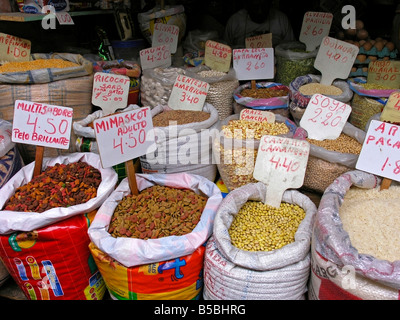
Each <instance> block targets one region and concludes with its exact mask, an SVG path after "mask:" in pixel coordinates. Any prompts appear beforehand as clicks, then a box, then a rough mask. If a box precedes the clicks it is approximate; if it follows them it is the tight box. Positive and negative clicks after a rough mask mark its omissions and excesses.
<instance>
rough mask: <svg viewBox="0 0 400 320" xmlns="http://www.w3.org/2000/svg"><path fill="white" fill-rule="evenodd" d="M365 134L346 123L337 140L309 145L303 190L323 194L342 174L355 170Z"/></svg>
mask: <svg viewBox="0 0 400 320" xmlns="http://www.w3.org/2000/svg"><path fill="white" fill-rule="evenodd" d="M365 136H366V132H365V131H363V130H361V129H359V128H357V127H355V126H353V125H352V124H351V123H349V122H346V124H345V125H344V127H343V130H342V133H341V134H340V136H339V137H338V138H337V139H333V140H330V139H326V140H321V141H320V140H314V139H307V140H308V142H310V155H309V157H308V162H307V167H306V173H305V175H304V182H303V187H304V188H307V189H310V190H313V191H316V192H319V193H323V192H324V191H325V189H326V188H327V187H328V186H329V185H330V184H331V183H332V182H333V181H334V180H335V179H336V178H337V177H339V176H340V175H341V174H343V173H345V172H347V171H350V170H353V169H354V168H355V167H356V163H357V160H358V156H359V154H360V152H361V147H362V144H363V143H364V139H365Z"/></svg>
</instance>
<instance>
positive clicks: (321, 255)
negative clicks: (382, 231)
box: [309, 170, 400, 300]
mask: <svg viewBox="0 0 400 320" xmlns="http://www.w3.org/2000/svg"><path fill="white" fill-rule="evenodd" d="M380 183H381V178H379V177H377V176H375V175H373V174H370V173H367V172H363V171H359V170H352V171H349V172H347V173H345V174H343V175H341V176H340V177H338V178H337V179H336V180H335V181H334V182H333V183H332V184H331V185H330V186H329V187H328V188H327V189H326V190H325V192H324V194H323V196H322V198H321V201H320V204H319V208H318V212H317V214H316V218H315V224H314V228H313V237H312V244H313V246H312V250H311V252H312V272H311V276H310V285H309V299H310V300H314V299H315V300H319V299H320V300H325V299H329V300H339V299H340V300H343V299H346V300H347V299H349V300H360V299H365V300H371V299H372V300H378V299H383V300H388V299H396V300H398V299H399V290H400V261H394V262H390V261H387V260H381V259H377V258H375V257H373V256H371V255H368V254H361V253H359V252H358V250H357V249H356V248H354V247H353V246H352V244H351V241H350V238H349V235H348V233H347V232H346V231H345V230H344V229H343V225H342V222H341V220H340V216H339V208H340V206H341V205H342V203H343V198H344V196H345V194H346V192H347V191H348V190H349V189H350V188H351V187H352V186H355V187H359V188H364V189H372V188H376V187H377V186H379V185H380Z"/></svg>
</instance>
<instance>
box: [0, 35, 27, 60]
mask: <svg viewBox="0 0 400 320" xmlns="http://www.w3.org/2000/svg"><path fill="white" fill-rule="evenodd" d="M30 55H31V42H30V41H29V40H25V39H21V38H18V37H14V36H11V35H9V34H5V33H0V61H29V59H30Z"/></svg>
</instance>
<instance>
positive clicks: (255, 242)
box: [228, 201, 305, 251]
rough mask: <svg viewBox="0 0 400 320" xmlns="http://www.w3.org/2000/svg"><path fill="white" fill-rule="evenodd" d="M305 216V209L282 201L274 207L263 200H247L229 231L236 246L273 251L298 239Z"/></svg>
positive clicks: (249, 249)
mask: <svg viewBox="0 0 400 320" xmlns="http://www.w3.org/2000/svg"><path fill="white" fill-rule="evenodd" d="M304 217H305V211H304V209H303V208H301V207H299V206H298V205H295V204H290V203H286V202H282V203H281V205H280V207H279V208H274V207H272V206H270V205H267V204H264V203H262V202H260V201H247V202H246V203H245V204H244V205H243V206H242V208H240V210H239V212H238V213H237V215H236V217H235V218H234V220H233V222H232V224H231V226H230V228H229V230H228V232H229V235H230V237H231V242H232V245H234V246H235V247H237V248H239V249H242V250H247V251H271V250H275V249H279V248H282V247H283V246H285V245H287V244H289V243H292V242H294V235H295V233H296V231H297V229H298V227H299V225H300V223H301V221H302V220H303V219H304Z"/></svg>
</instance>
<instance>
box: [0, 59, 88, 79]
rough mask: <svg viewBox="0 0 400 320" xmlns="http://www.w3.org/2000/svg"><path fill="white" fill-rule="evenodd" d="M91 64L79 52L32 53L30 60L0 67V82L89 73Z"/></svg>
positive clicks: (56, 77)
mask: <svg viewBox="0 0 400 320" xmlns="http://www.w3.org/2000/svg"><path fill="white" fill-rule="evenodd" d="M92 72H93V65H92V63H91V62H90V61H89V60H86V59H85V58H83V57H82V56H81V55H79V54H72V53H51V54H47V53H34V54H32V55H31V60H30V61H24V62H9V63H5V64H3V65H2V66H1V67H0V83H19V84H34V83H48V82H53V81H57V80H64V79H69V78H77V77H84V76H88V75H91V74H92Z"/></svg>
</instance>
